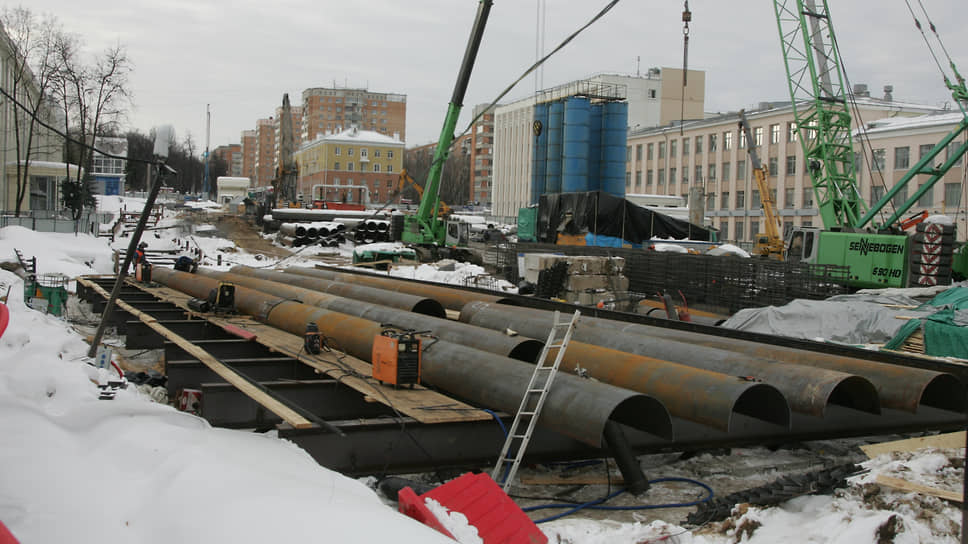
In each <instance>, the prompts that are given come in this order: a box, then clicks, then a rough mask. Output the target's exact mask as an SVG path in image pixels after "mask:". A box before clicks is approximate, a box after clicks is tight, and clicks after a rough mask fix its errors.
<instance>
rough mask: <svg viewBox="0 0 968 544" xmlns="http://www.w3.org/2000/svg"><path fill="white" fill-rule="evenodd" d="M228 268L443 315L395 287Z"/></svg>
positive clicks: (430, 301) (441, 309)
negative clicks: (378, 286)
mask: <svg viewBox="0 0 968 544" xmlns="http://www.w3.org/2000/svg"><path fill="white" fill-rule="evenodd" d="M199 272H200V273H201V272H203V270H202V269H199ZM230 272H231V273H232V274H236V275H238V276H248V277H251V278H258V279H261V280H267V281H274V282H277V283H284V284H287V285H292V286H295V287H302V288H304V289H311V290H313V291H319V292H321V293H327V294H331V295H335V296H339V297H345V298H351V299H355V300H362V301H364V302H369V303H372V304H380V305H383V306H389V307H391V308H398V309H400V310H407V311H408V312H414V313H418V314H424V315H429V316H433V317H447V312H446V311H445V310H444V307H443V305H441V304H440V303H439V302H437V301H436V300H434V299H432V298H427V297H422V296H417V295H411V294H409V293H398V292H396V291H387V290H386V289H377V288H375V287H368V286H365V285H353V284H349V283H342V282H337V281H330V280H324V279H318V278H311V277H308V276H298V275H295V274H284V273H282V272H277V271H274V270H263V269H261V268H251V267H248V266H234V267H232V269H231V270H230ZM204 273H207V272H204Z"/></svg>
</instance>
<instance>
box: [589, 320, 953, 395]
mask: <svg viewBox="0 0 968 544" xmlns="http://www.w3.org/2000/svg"><path fill="white" fill-rule="evenodd" d="M582 323H584V324H586V325H588V326H592V327H597V328H599V329H600V330H601V334H603V335H611V334H613V333H614V332H622V333H628V334H632V335H635V336H639V337H650V338H654V339H664V340H671V341H677V342H687V343H689V344H694V345H700V346H705V347H708V348H713V349H719V350H727V351H732V352H734V353H742V354H745V355H749V356H752V357H759V358H763V359H771V360H775V361H783V362H787V363H795V364H801V365H806V366H811V367H819V368H825V369H828V370H836V371H840V372H846V373H849V374H854V375H857V376H861V377H863V378H865V379H867V380H868V381H870V382H871V383H872V384H874V387H875V388H877V394H878V397H879V398H880V402H881V406H883V407H884V408H893V409H896V410H904V411H906V412H916V411H917V409H918V407H919V406H922V405H923V406H931V407H933V408H940V409H942V410H949V411H953V412H964V411H965V407H966V404H965V394H966V390H965V384H964V383H962V382H961V380H959V379H958V378H957V377H955V376H953V375H952V374H948V373H945V372H937V371H934V370H927V369H921V368H912V367H908V366H902V365H891V364H886V363H878V362H876V361H867V360H864V359H857V358H854V357H845V356H842V355H832V354H829V353H822V352H817V351H809V350H803V349H796V348H790V347H785V346H777V345H773V344H767V343H763V342H753V341H749V340H741V339H738V338H728V337H724V336H716V335H711V334H697V333H691V332H687V331H680V330H674V329H666V328H664V327H653V326H649V325H641V324H638V323H624V322H621V321H613V320H610V319H601V318H594V317H589V318H585V317H582Z"/></svg>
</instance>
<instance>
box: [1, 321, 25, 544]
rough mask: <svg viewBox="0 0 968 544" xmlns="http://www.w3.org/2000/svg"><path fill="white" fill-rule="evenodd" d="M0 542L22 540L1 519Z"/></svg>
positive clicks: (5, 543) (14, 543)
mask: <svg viewBox="0 0 968 544" xmlns="http://www.w3.org/2000/svg"><path fill="white" fill-rule="evenodd" d="M0 306H3V305H0ZM3 308H4V309H6V308H7V307H6V306H3ZM4 325H6V323H4ZM0 332H2V331H0ZM0 544H20V541H19V540H17V538H16V537H14V536H13V533H11V532H10V529H7V526H6V525H4V524H3V522H2V521H0Z"/></svg>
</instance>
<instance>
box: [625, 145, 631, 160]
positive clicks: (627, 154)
mask: <svg viewBox="0 0 968 544" xmlns="http://www.w3.org/2000/svg"><path fill="white" fill-rule="evenodd" d="M631 160H632V146H628V147H626V148H625V162H630V161H631Z"/></svg>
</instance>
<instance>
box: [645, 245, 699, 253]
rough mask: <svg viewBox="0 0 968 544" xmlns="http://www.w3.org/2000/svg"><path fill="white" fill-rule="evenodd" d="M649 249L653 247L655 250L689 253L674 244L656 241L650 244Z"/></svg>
mask: <svg viewBox="0 0 968 544" xmlns="http://www.w3.org/2000/svg"><path fill="white" fill-rule="evenodd" d="M649 249H653V250H655V251H666V252H669V253H689V250H688V249H686V248H684V247H682V246H680V245H676V244H664V243H656V244H653V245H652V246H650V248H649Z"/></svg>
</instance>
